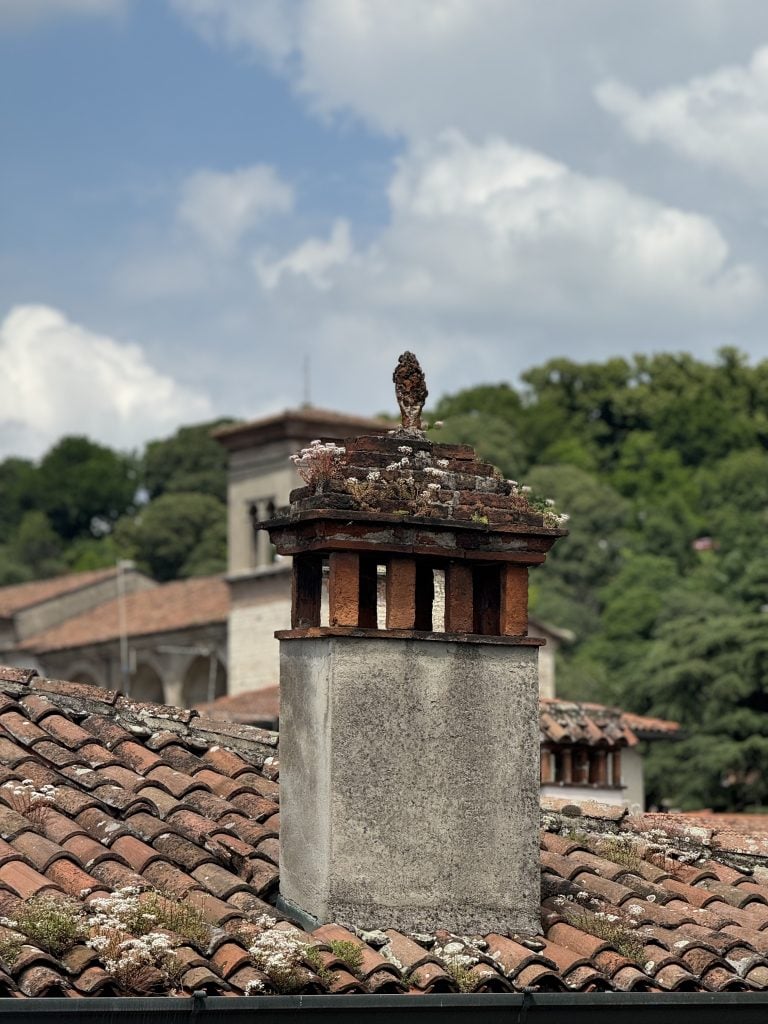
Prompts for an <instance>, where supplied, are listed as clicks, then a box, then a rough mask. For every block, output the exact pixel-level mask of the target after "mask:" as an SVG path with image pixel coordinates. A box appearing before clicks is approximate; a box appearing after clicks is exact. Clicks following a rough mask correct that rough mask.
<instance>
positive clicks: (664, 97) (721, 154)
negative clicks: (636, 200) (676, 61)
mask: <svg viewBox="0 0 768 1024" xmlns="http://www.w3.org/2000/svg"><path fill="white" fill-rule="evenodd" d="M595 95H596V97H597V100H598V102H599V103H600V105H601V106H602V107H603V108H604V109H605V110H607V111H609V112H610V113H612V114H614V115H615V116H616V117H617V118H618V119H619V121H620V122H621V124H622V126H623V128H624V129H625V131H626V132H627V133H628V134H629V135H630V136H631V137H632V138H633V139H635V140H636V141H637V142H641V143H648V142H658V143H661V144H663V145H665V146H668V147H669V148H670V149H671V150H673V151H674V152H676V153H678V154H681V155H682V156H684V157H687V158H689V159H690V160H694V161H696V162H697V163H701V164H706V165H710V166H713V167H718V168H720V169H722V170H725V171H728V172H730V173H732V174H735V175H736V176H737V177H739V178H740V179H742V180H743V181H745V182H748V183H749V184H751V185H754V186H757V187H759V188H763V189H764V188H765V187H766V182H767V181H768V47H763V48H761V49H759V50H757V51H756V52H755V54H754V56H753V57H752V60H751V61H750V63H749V64H747V65H729V66H725V67H721V68H719V69H718V70H716V71H714V72H713V73H712V74H709V75H705V76H702V77H697V78H692V79H690V80H689V81H687V82H685V83H684V84H682V85H674V86H670V87H668V88H665V89H659V90H656V91H654V92H651V93H649V94H648V95H646V96H641V95H640V94H639V93H638V92H636V91H635V90H634V89H631V88H629V87H628V86H627V85H624V84H622V83H621V82H619V81H617V80H615V79H609V80H606V81H604V82H602V83H601V84H600V85H599V86H598V87H597V89H596V90H595Z"/></svg>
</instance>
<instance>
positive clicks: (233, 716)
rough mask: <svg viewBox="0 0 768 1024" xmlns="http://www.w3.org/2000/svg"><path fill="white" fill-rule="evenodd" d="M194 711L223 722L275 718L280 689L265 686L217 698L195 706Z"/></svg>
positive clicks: (278, 704)
mask: <svg viewBox="0 0 768 1024" xmlns="http://www.w3.org/2000/svg"><path fill="white" fill-rule="evenodd" d="M195 710H196V711H199V712H200V714H201V715H208V716H209V717H210V718H219V719H221V720H222V721H225V722H243V723H246V724H247V723H249V722H254V721H255V720H256V719H260V718H273V719H274V718H277V717H278V716H279V714H280V687H279V686H265V687H263V688H262V689H260V690H246V691H245V693H237V694H233V695H231V696H230V695H227V696H225V697H217V698H216V700H213V701H211V702H210V703H204V704H197V705H196V707H195Z"/></svg>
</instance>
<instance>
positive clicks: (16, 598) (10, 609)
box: [0, 568, 117, 618]
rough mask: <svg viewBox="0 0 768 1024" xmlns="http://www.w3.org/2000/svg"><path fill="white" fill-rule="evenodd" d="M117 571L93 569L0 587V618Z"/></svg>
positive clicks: (85, 585)
mask: <svg viewBox="0 0 768 1024" xmlns="http://www.w3.org/2000/svg"><path fill="white" fill-rule="evenodd" d="M116 572H117V570H116V569H115V568H110V569H93V570H91V571H90V572H73V573H70V574H69V575H67V576H55V577H53V578H52V579H48V580H33V581H32V582H31V583H17V584H15V585H14V586H11V587H0V618H6V617H9V616H11V615H13V614H14V613H15V612H19V611H22V609H24V608H31V607H32V606H33V605H36V604H42V602H43V601H50V600H51V599H52V598H54V597H60V596H61V595H62V594H69V593H71V592H72V591H75V590H81V589H82V588H83V587H89V586H91V585H92V584H94V583H100V582H101V580H106V579H109V578H110V576H114V575H115V573H116Z"/></svg>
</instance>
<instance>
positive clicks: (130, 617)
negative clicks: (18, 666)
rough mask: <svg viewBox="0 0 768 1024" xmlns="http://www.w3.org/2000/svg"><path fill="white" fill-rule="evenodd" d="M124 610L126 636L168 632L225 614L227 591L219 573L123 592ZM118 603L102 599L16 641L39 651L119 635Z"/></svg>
mask: <svg viewBox="0 0 768 1024" xmlns="http://www.w3.org/2000/svg"><path fill="white" fill-rule="evenodd" d="M125 614H126V624H127V628H128V633H129V635H130V636H146V635H149V634H152V633H168V632H171V631H172V630H177V629H189V628H190V627H192V626H203V625H207V624H209V623H213V622H225V621H226V619H227V615H228V614H229V590H228V589H227V584H226V583H225V582H224V579H223V577H221V576H200V577H196V578H194V579H189V580H176V581H175V582H173V583H165V584H163V585H162V586H158V587H151V588H150V589H147V590H139V591H136V592H135V593H133V594H128V595H127V596H126V598H125ZM119 627H120V615H119V602H118V601H117V600H114V601H107V602H106V603H105V604H101V605H99V606H98V607H96V608H93V609H92V610H91V611H88V612H84V613H83V614H82V615H77V616H75V617H74V618H72V619H68V620H67V621H66V622H62V623H61V625H58V626H54V627H52V628H51V629H46V630H45V631H43V632H42V633H36V634H35V635H34V636H31V637H29V638H28V639H27V640H26V641H25V642H24V644H22V645H21V646H22V647H23V648H24V649H26V650H30V651H35V652H39V653H43V652H45V651H58V650H64V649H67V648H71V647H84V646H86V645H88V644H100V643H105V642H107V641H109V640H114V639H116V638H117V637H118V636H119V635H120V628H119Z"/></svg>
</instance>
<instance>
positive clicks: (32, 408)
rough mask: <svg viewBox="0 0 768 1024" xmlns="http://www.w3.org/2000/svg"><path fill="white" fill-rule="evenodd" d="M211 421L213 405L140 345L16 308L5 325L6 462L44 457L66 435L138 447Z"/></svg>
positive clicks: (0, 387)
mask: <svg viewBox="0 0 768 1024" xmlns="http://www.w3.org/2000/svg"><path fill="white" fill-rule="evenodd" d="M210 415H211V406H210V402H209V400H208V398H207V397H206V396H205V395H203V394H201V393H199V392H196V391H193V390H190V389H187V388H184V387H181V386H180V385H179V384H177V383H176V382H175V381H174V380H173V379H172V378H171V377H169V376H166V375H164V374H162V373H159V372H158V371H157V370H156V369H154V368H153V367H152V366H150V365H149V363H148V362H147V361H146V359H145V357H144V354H143V352H142V350H141V348H139V346H138V345H133V344H125V343H121V342H118V341H115V340H114V339H113V338H109V337H106V336H104V335H100V334H96V333H94V332H92V331H90V330H88V329H87V328H85V327H81V326H80V325H78V324H75V323H72V321H70V320H68V319H67V318H66V316H65V315H64V314H63V313H61V312H59V311H58V310H56V309H51V308H50V307H49V306H16V307H14V308H13V309H12V310H11V311H10V313H9V314H8V315H7V317H6V318H5V320H4V321H3V323H2V324H0V438H2V444H0V457H2V456H4V455H6V454H11V453H12V454H15V455H26V456H32V457H35V456H39V455H40V454H42V452H44V451H45V450H46V449H47V448H48V447H49V446H50V445H51V444H52V443H53V442H54V441H56V440H57V439H58V438H59V437H60V436H62V435H63V434H86V435H88V436H89V437H91V438H93V439H94V440H96V441H101V442H104V443H106V444H110V445H115V446H117V447H128V448H129V447H132V446H135V445H137V444H139V443H140V442H142V441H145V440H147V439H149V438H152V437H157V436H158V435H161V434H163V433H167V432H169V431H171V430H173V429H174V428H175V427H176V426H178V425H179V424H180V423H182V422H192V421H195V420H201V419H205V418H206V417H208V416H210Z"/></svg>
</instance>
